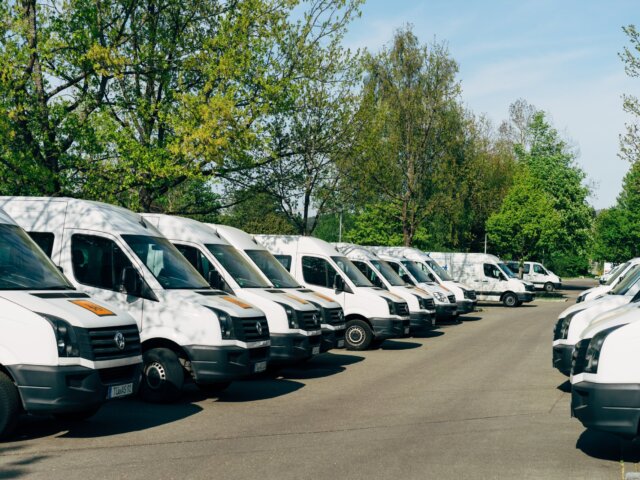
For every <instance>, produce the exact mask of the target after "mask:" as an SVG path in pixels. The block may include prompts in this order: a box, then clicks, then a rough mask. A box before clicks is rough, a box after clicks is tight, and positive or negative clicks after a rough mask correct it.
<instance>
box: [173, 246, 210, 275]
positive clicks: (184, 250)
mask: <svg viewBox="0 0 640 480" xmlns="http://www.w3.org/2000/svg"><path fill="white" fill-rule="evenodd" d="M175 247H176V248H177V249H178V251H179V252H180V253H181V254H182V256H184V258H186V259H187V260H189V263H190V264H191V265H193V266H194V267H195V269H196V270H198V273H199V274H200V275H202V276H203V277H204V278H208V277H207V276H208V275H209V272H210V271H211V270H215V267H214V266H213V265H212V264H211V263H210V262H209V260H208V259H207V257H205V255H204V253H202V251H201V250H200V249H199V248H196V247H192V246H191V245H180V244H178V243H176V244H175Z"/></svg>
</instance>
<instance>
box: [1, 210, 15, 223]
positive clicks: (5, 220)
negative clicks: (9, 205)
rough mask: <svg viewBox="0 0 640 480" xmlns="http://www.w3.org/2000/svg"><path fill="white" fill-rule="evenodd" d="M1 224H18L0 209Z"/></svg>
mask: <svg viewBox="0 0 640 480" xmlns="http://www.w3.org/2000/svg"><path fill="white" fill-rule="evenodd" d="M0 223H2V224H4V225H15V224H16V222H14V221H13V219H12V218H11V217H10V216H9V215H8V214H7V212H5V211H4V210H2V209H1V208H0Z"/></svg>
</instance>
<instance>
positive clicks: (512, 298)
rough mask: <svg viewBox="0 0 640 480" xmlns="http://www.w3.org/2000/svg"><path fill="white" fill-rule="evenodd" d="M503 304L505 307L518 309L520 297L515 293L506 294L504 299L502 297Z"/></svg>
mask: <svg viewBox="0 0 640 480" xmlns="http://www.w3.org/2000/svg"><path fill="white" fill-rule="evenodd" d="M502 303H503V305H504V306H505V307H510V308H511V307H517V306H518V297H517V296H516V294H515V293H511V292H509V293H505V294H504V297H502Z"/></svg>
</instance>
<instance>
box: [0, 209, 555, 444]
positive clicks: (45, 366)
mask: <svg viewBox="0 0 640 480" xmlns="http://www.w3.org/2000/svg"><path fill="white" fill-rule="evenodd" d="M0 208H2V210H3V211H0V291H1V292H0V304H1V305H2V308H1V309H0V312H1V313H0V318H1V319H2V326H1V327H0V332H1V333H0V436H3V435H6V434H7V433H8V432H9V431H10V430H11V429H12V428H13V426H14V425H15V422H16V418H17V416H18V413H19V412H21V411H26V412H30V413H50V414H55V415H58V416H62V417H72V418H84V417H88V416H90V415H92V414H94V413H95V412H96V411H97V410H98V408H99V407H100V406H101V404H102V403H103V402H104V401H105V400H107V399H110V398H116V397H122V396H126V395H131V394H133V393H135V392H136V391H138V388H139V391H140V394H141V396H142V397H143V398H144V399H146V400H148V401H155V402H166V401H172V400H175V399H176V398H178V396H179V395H180V393H181V390H182V386H183V384H184V383H185V382H194V383H195V384H197V385H198V386H199V387H200V388H202V389H203V390H205V391H219V390H221V389H223V388H225V387H226V386H227V385H228V384H229V382H231V381H232V380H235V379H240V378H245V377H249V376H251V375H254V374H257V373H260V372H263V371H264V370H265V369H266V368H267V365H268V362H269V363H271V364H291V363H295V362H300V361H305V360H308V359H309V358H312V357H313V356H314V355H317V354H319V353H321V352H326V351H328V350H330V349H332V348H342V347H345V346H346V347H347V348H350V349H353V350H363V349H366V348H369V347H370V346H371V345H372V344H375V343H379V342H381V341H383V340H385V339H389V338H398V337H405V336H408V335H410V334H411V333H412V331H413V332H415V331H420V330H423V329H429V328H432V327H433V325H434V320H435V319H437V318H439V319H444V318H452V317H456V316H457V315H460V314H464V313H468V312H472V311H474V310H475V305H476V302H477V298H480V299H482V300H495V301H501V302H503V303H504V304H505V305H507V306H517V305H519V304H521V303H522V302H527V301H531V300H533V298H534V293H533V290H534V285H533V284H531V283H528V282H525V281H522V280H519V279H516V278H514V275H513V274H512V272H511V271H510V270H509V269H508V268H507V267H506V266H505V265H504V264H502V263H501V262H500V260H499V259H497V258H496V257H493V256H490V255H482V254H448V253H447V254H444V253H432V254H431V255H427V254H425V253H424V252H420V251H418V250H416V249H410V248H399V247H367V248H366V249H365V248H363V247H358V246H356V245H349V244H337V245H335V246H332V245H330V244H328V243H326V242H324V241H322V240H319V239H315V238H311V237H294V236H260V235H258V236H255V237H252V236H250V235H248V234H246V233H245V232H242V231H241V230H238V229H235V228H232V227H227V226H221V225H210V224H203V223H200V222H197V221H194V220H190V219H185V218H180V217H171V216H166V215H158V214H143V215H139V214H136V213H133V212H131V211H128V210H126V209H123V208H120V207H115V206H112V205H107V204H102V203H97V202H89V201H83V200H75V199H69V198H32V197H0ZM272 253H273V254H275V257H274V255H272ZM438 261H439V262H441V263H442V264H444V265H446V270H445V269H443V268H441V267H440V265H439V264H438ZM454 278H455V280H454ZM457 280H466V281H468V282H469V283H471V284H473V285H474V289H471V288H469V287H466V286H465V285H464V284H462V283H460V282H459V281H457ZM558 281H559V279H558ZM541 285H542V284H541ZM539 286H540V285H539ZM474 290H477V291H478V294H479V295H478V297H477V298H476V292H475V291H474Z"/></svg>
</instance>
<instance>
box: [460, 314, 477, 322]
mask: <svg viewBox="0 0 640 480" xmlns="http://www.w3.org/2000/svg"><path fill="white" fill-rule="evenodd" d="M458 318H459V319H460V320H461V321H462V322H477V321H478V320H482V317H476V316H473V315H460V316H459V317H458Z"/></svg>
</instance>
